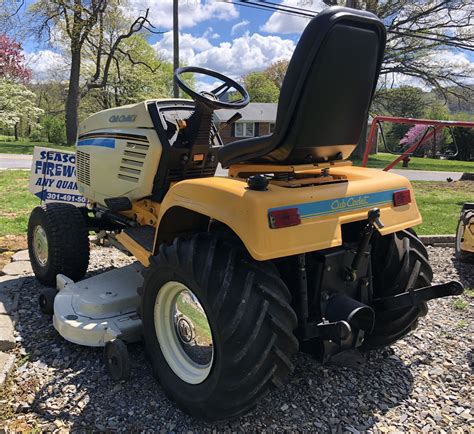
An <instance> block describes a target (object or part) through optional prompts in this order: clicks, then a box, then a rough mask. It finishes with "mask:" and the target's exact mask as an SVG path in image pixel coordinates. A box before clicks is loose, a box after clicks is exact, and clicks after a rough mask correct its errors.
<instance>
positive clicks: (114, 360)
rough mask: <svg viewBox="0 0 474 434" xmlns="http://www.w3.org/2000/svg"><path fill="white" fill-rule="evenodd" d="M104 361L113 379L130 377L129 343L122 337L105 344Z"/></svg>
mask: <svg viewBox="0 0 474 434" xmlns="http://www.w3.org/2000/svg"><path fill="white" fill-rule="evenodd" d="M104 361H105V367H106V368H107V372H108V374H109V375H110V378H112V380H114V381H125V380H128V379H129V378H130V357H129V355H128V350H127V345H125V342H124V341H122V340H121V339H113V340H111V341H109V342H107V343H106V344H105V347H104Z"/></svg>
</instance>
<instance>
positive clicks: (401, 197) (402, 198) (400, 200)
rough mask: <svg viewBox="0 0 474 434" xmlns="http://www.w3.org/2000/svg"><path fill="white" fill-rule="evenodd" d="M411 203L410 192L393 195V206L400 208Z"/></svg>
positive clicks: (397, 192)
mask: <svg viewBox="0 0 474 434" xmlns="http://www.w3.org/2000/svg"><path fill="white" fill-rule="evenodd" d="M408 203H411V193H410V190H400V191H396V192H395V193H393V205H394V206H402V205H406V204H408Z"/></svg>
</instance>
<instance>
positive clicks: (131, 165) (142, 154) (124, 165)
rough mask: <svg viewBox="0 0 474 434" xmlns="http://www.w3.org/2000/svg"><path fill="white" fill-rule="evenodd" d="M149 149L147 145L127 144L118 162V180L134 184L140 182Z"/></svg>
mask: <svg viewBox="0 0 474 434" xmlns="http://www.w3.org/2000/svg"><path fill="white" fill-rule="evenodd" d="M149 147H150V146H149V145H148V144H143V143H133V142H127V144H126V146H125V151H124V152H123V157H122V161H121V162H120V169H119V173H118V178H119V179H122V180H124V181H129V182H135V183H136V182H138V181H139V180H140V175H141V173H142V170H141V168H142V167H143V164H144V163H145V159H146V157H147V153H148V149H149Z"/></svg>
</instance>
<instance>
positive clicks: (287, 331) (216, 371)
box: [139, 234, 298, 420]
mask: <svg viewBox="0 0 474 434" xmlns="http://www.w3.org/2000/svg"><path fill="white" fill-rule="evenodd" d="M170 285H171V286H173V285H174V286H176V285H178V286H179V285H182V286H181V287H182V288H186V289H189V292H191V295H192V296H191V299H192V300H194V297H195V298H197V301H198V303H196V304H199V305H200V306H201V307H202V310H203V312H204V316H205V318H206V319H207V322H208V324H209V328H210V331H211V335H212V343H211V344H210V345H211V346H212V350H213V353H212V358H209V359H208V360H210V362H209V363H210V368H209V369H208V371H207V372H205V373H204V375H203V376H202V377H194V380H193V384H192V383H191V382H189V381H184V380H183V379H182V378H186V377H185V375H181V376H178V375H177V374H176V372H178V373H180V370H179V369H178V368H177V367H172V366H170V364H169V363H168V362H167V360H170V356H169V353H170V351H171V350H170V347H169V346H168V344H166V342H167V341H166V339H164V338H163V336H164V335H165V330H164V328H165V327H164V326H160V325H159V323H161V322H162V321H161V320H160V318H162V317H163V315H166V312H164V313H163V312H162V313H161V316H160V317H159V318H158V319H156V318H157V317H156V314H155V303H156V302H157V300H159V299H160V295H159V294H160V293H161V292H162V291H165V292H167V291H169V290H170ZM139 293H140V295H141V296H142V304H141V313H142V319H143V330H144V338H145V343H146V347H147V351H148V353H149V356H150V358H151V362H152V365H153V372H154V375H155V377H156V378H157V379H158V380H159V381H160V383H161V384H162V386H163V388H164V390H165V392H166V393H167V394H168V396H170V397H171V398H172V399H173V400H174V401H175V402H176V403H177V404H178V405H179V406H180V407H181V408H182V409H183V410H185V411H187V412H188V413H190V414H191V415H193V416H195V417H197V418H200V419H202V418H204V419H207V420H217V419H222V418H228V417H232V416H236V415H238V414H241V413H243V412H245V411H248V410H249V409H251V408H252V407H254V406H255V405H256V402H257V401H258V400H259V398H260V397H262V396H263V395H264V394H266V393H267V392H268V391H269V390H271V389H273V388H274V387H275V386H280V385H282V384H284V382H285V380H286V378H287V377H288V376H289V374H290V373H291V372H292V371H293V364H292V362H291V359H292V356H293V355H294V354H295V353H296V352H297V350H298V341H297V339H296V337H295V336H294V335H293V330H294V329H295V327H296V324H297V319H296V315H295V313H294V311H293V310H292V308H291V307H290V293H289V291H288V288H287V287H286V285H285V284H284V283H283V281H282V280H281V279H280V278H279V277H278V276H277V274H276V273H275V272H274V269H273V267H268V266H265V265H264V264H262V263H259V262H257V261H254V260H253V259H252V258H250V257H249V255H248V254H247V252H246V251H245V250H244V249H243V248H242V247H240V246H238V245H236V244H234V243H230V242H228V241H226V240H224V239H222V238H219V237H217V236H215V235H211V234H197V235H195V236H194V237H193V238H192V239H191V240H184V239H181V238H177V239H175V241H174V243H173V245H170V246H165V245H162V246H161V247H160V250H159V253H158V255H157V256H154V257H152V258H151V262H150V266H149V268H148V269H147V270H146V271H145V275H144V283H143V286H142V287H141V288H140V289H139ZM177 297H178V296H176V298H177ZM161 298H163V297H161ZM188 298H189V297H188ZM168 314H169V317H170V318H173V317H176V313H174V314H173V313H168ZM187 315H188V317H187V318H190V317H189V314H187ZM177 317H178V318H179V315H178V316H177ZM157 324H158V327H157ZM168 329H170V328H169V327H168ZM169 334H170V332H169V331H168V332H166V335H169ZM162 346H163V348H162ZM164 353H165V354H166V356H165V354H164ZM173 368H174V369H173Z"/></svg>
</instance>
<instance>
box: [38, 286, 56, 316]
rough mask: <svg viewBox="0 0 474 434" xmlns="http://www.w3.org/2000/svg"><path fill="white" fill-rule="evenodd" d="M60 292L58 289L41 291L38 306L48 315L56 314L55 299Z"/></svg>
mask: <svg viewBox="0 0 474 434" xmlns="http://www.w3.org/2000/svg"><path fill="white" fill-rule="evenodd" d="M57 293H58V291H57V290H56V288H46V289H44V290H43V291H41V294H40V296H39V297H38V304H39V307H40V309H41V312H43V313H44V314H46V315H53V313H54V299H55V297H56V294H57Z"/></svg>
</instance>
